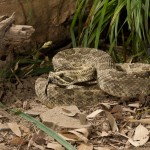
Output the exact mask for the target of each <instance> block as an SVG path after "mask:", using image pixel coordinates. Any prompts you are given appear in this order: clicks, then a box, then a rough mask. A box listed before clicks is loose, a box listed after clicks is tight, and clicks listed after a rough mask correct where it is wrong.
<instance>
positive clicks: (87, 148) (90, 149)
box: [78, 143, 93, 150]
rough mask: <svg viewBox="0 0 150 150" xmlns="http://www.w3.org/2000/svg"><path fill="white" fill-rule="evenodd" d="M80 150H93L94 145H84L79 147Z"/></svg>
mask: <svg viewBox="0 0 150 150" xmlns="http://www.w3.org/2000/svg"><path fill="white" fill-rule="evenodd" d="M78 150H93V144H89V143H88V144H84V143H82V144H81V145H79V146H78Z"/></svg>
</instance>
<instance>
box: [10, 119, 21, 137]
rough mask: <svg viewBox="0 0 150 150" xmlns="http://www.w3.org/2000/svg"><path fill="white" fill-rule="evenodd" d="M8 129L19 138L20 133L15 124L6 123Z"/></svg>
mask: <svg viewBox="0 0 150 150" xmlns="http://www.w3.org/2000/svg"><path fill="white" fill-rule="evenodd" d="M8 126H9V128H10V129H11V130H12V132H14V134H16V135H17V136H19V137H21V131H20V129H19V126H18V124H17V123H16V122H12V123H8Z"/></svg>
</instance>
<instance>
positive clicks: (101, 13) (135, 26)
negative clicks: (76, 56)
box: [70, 0, 150, 58]
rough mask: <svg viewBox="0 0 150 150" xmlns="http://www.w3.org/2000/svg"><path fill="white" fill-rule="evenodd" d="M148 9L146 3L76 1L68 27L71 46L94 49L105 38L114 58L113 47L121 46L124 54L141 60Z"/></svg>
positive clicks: (149, 38) (149, 39)
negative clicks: (124, 51) (74, 10)
mask: <svg viewBox="0 0 150 150" xmlns="http://www.w3.org/2000/svg"><path fill="white" fill-rule="evenodd" d="M87 10H88V11H87ZM149 10H150V1H149V0H142V1H140V0H111V1H110V0H93V1H89V0H78V1H77V7H76V12H75V14H74V18H73V21H72V24H71V27H70V31H71V38H72V44H73V47H76V46H82V47H95V48H98V47H99V46H101V45H100V44H101V43H100V39H105V40H106V41H107V43H108V44H109V45H110V46H109V53H111V54H112V55H113V56H114V57H117V53H116V51H114V46H117V45H122V46H123V47H124V49H126V52H127V53H130V54H132V55H133V56H134V57H136V58H142V56H143V55H145V52H146V49H147V45H148V43H150V28H149V26H148V21H149V19H150V11H149ZM76 25H78V32H77V35H76V36H75V32H74V28H75V26H76ZM108 41H109V42H108ZM127 50H128V51H127ZM129 50H130V51H129Z"/></svg>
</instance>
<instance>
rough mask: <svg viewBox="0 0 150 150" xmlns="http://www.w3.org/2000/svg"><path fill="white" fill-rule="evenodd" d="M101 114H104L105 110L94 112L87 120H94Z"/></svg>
mask: <svg viewBox="0 0 150 150" xmlns="http://www.w3.org/2000/svg"><path fill="white" fill-rule="evenodd" d="M101 112H103V110H102V109H98V110H96V111H94V112H92V113H91V114H89V115H88V116H87V117H86V118H87V120H93V119H94V118H95V117H96V116H97V115H98V114H99V113H101Z"/></svg>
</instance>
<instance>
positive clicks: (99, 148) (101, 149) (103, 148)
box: [97, 147, 111, 150]
mask: <svg viewBox="0 0 150 150" xmlns="http://www.w3.org/2000/svg"><path fill="white" fill-rule="evenodd" d="M97 150H111V149H110V148H108V147H98V148H97Z"/></svg>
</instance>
